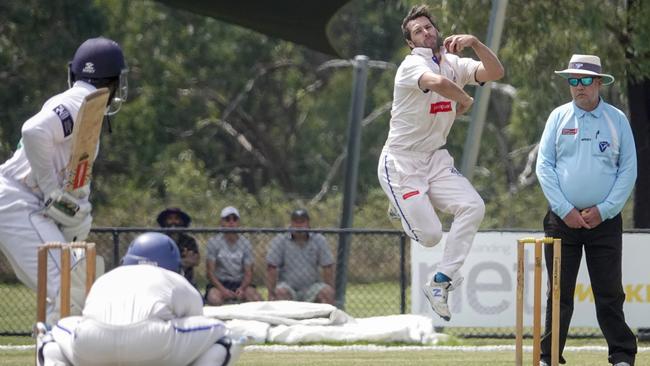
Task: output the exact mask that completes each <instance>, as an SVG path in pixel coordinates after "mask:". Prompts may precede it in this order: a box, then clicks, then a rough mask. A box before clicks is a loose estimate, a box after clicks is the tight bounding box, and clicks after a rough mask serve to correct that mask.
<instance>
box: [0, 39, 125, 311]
mask: <svg viewBox="0 0 650 366" xmlns="http://www.w3.org/2000/svg"><path fill="white" fill-rule="evenodd" d="M126 74H127V68H126V63H125V60H124V55H123V53H122V49H121V48H120V46H119V45H118V44H117V43H116V42H114V41H112V40H110V39H107V38H102V37H99V38H92V39H88V40H86V41H85V42H83V43H82V44H81V45H80V46H79V48H78V49H77V51H76V52H75V54H74V57H73V59H72V61H70V63H69V65H68V85H69V89H68V90H66V91H64V92H62V93H60V94H57V95H55V96H53V97H52V98H50V99H49V100H48V101H46V102H45V104H44V105H43V107H42V108H41V110H40V111H39V112H38V113H36V114H35V115H34V116H32V117H31V118H29V119H28V120H27V121H26V122H25V123H24V124H23V126H22V129H21V140H20V142H19V144H18V148H17V150H16V151H15V152H14V154H13V156H12V157H11V158H10V159H9V160H7V161H6V162H5V163H4V164H2V165H1V166H0V248H1V249H2V252H3V253H4V254H5V256H6V257H7V258H8V260H9V262H10V263H11V266H12V267H13V269H14V271H15V273H16V276H17V277H18V279H19V280H20V281H22V282H23V283H24V284H25V285H26V286H28V287H30V288H32V289H34V290H36V284H37V272H38V263H37V249H38V247H39V246H40V245H42V244H44V243H46V242H71V241H82V240H84V239H85V238H86V237H87V236H88V233H89V231H90V227H91V224H92V216H91V204H90V202H89V195H90V172H91V169H92V163H93V161H94V158H95V156H96V153H97V151H98V148H99V133H100V132H101V124H102V121H103V119H104V118H105V116H109V115H112V114H115V113H116V112H117V111H118V110H119V108H120V106H121V103H122V102H124V101H125V100H126V92H127V84H126ZM59 257H60V256H59V255H58V253H50V258H48V273H47V279H48V282H47V289H48V294H47V295H48V301H49V303H48V311H47V312H48V321H50V322H53V321H54V320H56V319H57V318H58V317H59V316H58V309H57V304H56V301H55V299H57V298H58V296H57V295H58V292H59V289H60V263H59ZM79 260H80V258H79V257H77V258H73V265H74V264H75V263H77V262H79ZM73 268H74V266H73ZM74 273H75V271H74V270H73V275H74ZM73 282H74V280H73ZM74 293H75V291H74V290H73V301H72V303H73V308H74V307H75V305H76V309H77V310H79V308H80V306H79V305H80V304H81V303H82V302H83V299H81V300H79V299H75V298H74ZM79 293H81V294H83V291H80V292H79ZM73 311H74V309H73Z"/></svg>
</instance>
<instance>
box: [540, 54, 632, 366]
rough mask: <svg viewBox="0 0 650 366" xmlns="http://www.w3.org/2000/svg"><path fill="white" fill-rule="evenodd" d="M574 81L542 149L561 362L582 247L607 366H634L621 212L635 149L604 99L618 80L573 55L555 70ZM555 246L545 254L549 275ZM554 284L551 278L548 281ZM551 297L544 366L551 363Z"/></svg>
mask: <svg viewBox="0 0 650 366" xmlns="http://www.w3.org/2000/svg"><path fill="white" fill-rule="evenodd" d="M555 73H556V74H559V75H560V76H562V77H563V78H565V79H567V81H568V83H569V90H570V92H571V96H572V98H573V101H572V102H570V103H567V104H564V105H562V106H560V107H558V108H556V109H555V110H553V112H551V115H550V116H549V117H548V120H547V122H546V127H545V128H544V133H543V134H542V138H541V141H540V143H539V153H538V156H537V178H538V180H539V182H540V185H541V186H542V190H543V191H544V195H545V196H546V199H547V200H548V201H549V204H550V210H549V211H548V213H547V214H546V217H545V218H544V231H545V233H546V235H547V236H552V237H556V238H561V239H562V266H561V267H562V269H561V284H560V288H561V290H560V291H561V295H560V296H561V299H560V360H561V361H560V362H561V363H565V360H564V358H563V357H561V353H562V350H563V349H564V345H565V343H566V337H567V333H568V330H569V323H570V322H571V316H572V314H573V295H574V292H575V286H576V277H577V275H578V269H579V267H580V260H581V258H582V251H583V248H584V252H585V259H586V262H587V268H588V270H589V278H590V280H591V287H592V290H593V293H594V299H595V302H596V316H597V318H598V324H599V325H600V329H601V330H602V332H603V335H604V336H605V339H606V340H607V345H608V347H609V357H608V360H609V362H610V363H612V364H614V365H615V366H630V365H634V358H635V355H636V352H637V345H636V338H635V337H634V334H633V333H632V331H631V330H630V328H629V326H628V325H627V324H626V323H625V315H624V314H623V303H624V301H625V292H624V291H623V284H622V273H621V257H622V243H623V229H622V227H623V224H622V220H621V210H622V209H623V206H624V205H625V202H626V201H627V199H628V198H629V196H630V193H631V192H632V188H633V187H634V182H635V180H636V174H637V173H636V169H637V163H636V149H635V146H634V137H633V136H632V129H631V128H630V123H629V122H628V120H627V118H626V117H625V114H623V112H621V111H620V110H618V109H617V108H615V107H613V106H612V105H610V104H607V103H606V102H605V101H604V100H603V99H602V98H601V97H600V86H601V85H609V84H611V83H613V82H614V77H613V76H611V75H608V74H603V73H601V65H600V58H598V57H597V56H592V55H573V56H572V57H571V60H570V61H569V67H568V68H567V69H565V70H562V71H556V72H555ZM552 255H553V250H552V247H550V246H548V247H547V248H546V249H545V258H546V269H547V271H548V273H549V276H550V275H551V271H552V268H551V267H552V263H553V262H552ZM549 278H550V277H549ZM550 329H551V294H549V296H548V298H547V307H546V331H545V334H544V337H543V339H542V347H541V348H542V354H541V360H542V361H541V362H540V365H548V364H550V358H551V352H550V351H551V342H550V340H551V334H550Z"/></svg>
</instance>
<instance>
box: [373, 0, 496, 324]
mask: <svg viewBox="0 0 650 366" xmlns="http://www.w3.org/2000/svg"><path fill="white" fill-rule="evenodd" d="M402 33H403V34H404V38H405V40H406V43H407V44H408V46H409V48H410V49H411V53H410V54H409V55H407V56H406V58H405V59H404V61H403V62H402V63H401V64H400V66H399V68H398V69H397V74H396V75H395V88H394V92H393V107H392V109H391V119H390V130H389V133H388V139H387V140H386V143H385V145H384V148H383V151H382V153H381V156H380V158H379V164H378V171H377V174H378V177H379V182H380V184H381V187H382V189H383V190H384V192H385V193H386V195H387V196H388V198H389V200H390V202H391V204H392V206H393V207H394V208H395V211H396V212H397V215H399V217H400V219H401V222H402V228H403V229H404V232H405V233H406V234H407V235H408V236H409V237H410V238H411V239H413V240H415V241H417V242H418V243H420V244H421V245H424V246H426V247H432V246H434V245H436V244H438V242H440V240H441V239H442V224H441V223H440V219H439V218H438V216H437V214H436V210H440V211H443V212H446V213H450V214H452V215H454V222H453V223H452V225H451V228H450V229H449V234H448V235H447V241H446V245H445V248H444V254H443V259H442V261H441V263H439V264H438V266H437V272H436V273H435V275H434V276H433V278H432V279H431V282H430V283H427V284H425V285H424V287H423V289H422V290H423V291H424V294H425V295H426V297H427V299H428V300H429V302H430V304H431V308H432V309H433V311H435V312H436V313H437V314H438V315H440V317H442V318H443V319H444V320H447V321H449V320H450V319H451V313H450V312H449V307H448V306H447V295H448V291H451V290H453V289H454V288H456V287H457V286H458V285H459V284H460V277H458V279H456V278H457V272H458V269H459V268H460V267H461V265H462V264H463V262H464V261H465V258H466V257H467V254H468V253H469V250H470V248H471V246H472V241H473V240H474V235H475V234H476V232H477V230H478V228H479V225H480V224H481V221H482V220H483V215H484V213H485V205H484V203H483V200H482V199H481V197H480V196H479V194H478V193H477V192H476V190H475V189H474V187H472V184H471V183H470V182H469V180H467V179H466V178H465V177H463V176H462V175H461V174H460V173H459V172H458V170H456V168H455V167H454V159H453V158H452V157H451V155H449V152H447V150H446V149H444V148H443V147H444V145H445V143H446V140H447V136H448V135H449V131H450V130H451V127H452V125H453V123H454V120H455V119H456V116H457V115H460V114H463V113H465V112H467V111H468V110H469V109H470V108H471V105H472V103H473V99H472V98H471V97H470V96H469V95H468V94H467V93H466V92H465V91H463V89H462V88H463V87H464V86H465V85H467V84H474V85H476V84H482V83H484V82H486V81H490V80H497V79H500V78H501V77H502V76H503V73H504V71H503V66H501V63H500V62H499V59H498V58H497V57H496V55H495V54H494V53H493V52H492V51H491V50H490V49H489V48H488V47H486V46H485V45H484V44H483V43H481V42H480V41H479V40H478V39H477V38H476V37H474V36H473V35H470V34H455V35H451V36H449V37H447V38H445V39H444V41H443V39H442V36H441V35H440V33H439V31H438V28H437V26H436V24H435V23H434V21H433V19H432V17H431V14H430V13H429V9H428V7H427V6H426V5H419V6H414V7H413V8H412V9H411V10H410V12H409V13H408V14H407V16H406V17H405V18H404V20H403V22H402ZM465 48H471V49H472V50H473V51H474V53H476V55H477V56H478V58H479V59H480V61H477V60H474V59H471V58H466V57H460V56H457V55H456V54H460V53H461V52H462V51H463V49H465ZM452 279H454V281H453V283H452Z"/></svg>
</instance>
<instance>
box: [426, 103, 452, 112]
mask: <svg viewBox="0 0 650 366" xmlns="http://www.w3.org/2000/svg"><path fill="white" fill-rule="evenodd" d="M438 112H451V101H446V102H438V103H431V109H429V113H431V114H436V113H438Z"/></svg>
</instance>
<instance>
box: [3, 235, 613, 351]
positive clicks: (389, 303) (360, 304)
mask: <svg viewBox="0 0 650 366" xmlns="http://www.w3.org/2000/svg"><path fill="white" fill-rule="evenodd" d="M146 231H161V232H167V233H170V234H172V236H173V235H174V233H175V232H184V233H186V234H189V235H191V236H193V237H194V238H195V239H196V242H197V244H198V247H199V251H200V255H201V259H200V261H199V265H198V266H197V267H196V268H195V270H194V272H195V273H194V277H195V280H196V283H197V288H198V289H199V290H200V292H201V293H202V294H204V293H205V287H206V284H207V283H208V280H207V276H206V272H205V271H206V266H205V259H206V256H207V243H208V240H209V239H210V238H211V237H213V236H215V235H218V234H220V233H224V232H228V231H230V232H233V231H234V232H237V233H239V234H240V235H243V236H244V237H246V238H247V239H248V240H249V241H250V243H251V246H252V249H253V256H254V260H255V262H254V274H253V283H254V284H255V285H256V287H257V289H258V290H259V292H260V294H261V295H262V297H263V299H267V291H266V286H265V277H266V254H267V253H268V251H269V248H270V243H271V240H273V238H274V237H275V236H277V235H287V233H288V229H253V228H249V229H223V228H218V229H207V228H192V229H158V228H156V229H151V228H95V229H93V231H92V232H91V234H90V236H89V237H88V239H87V241H90V242H95V243H96V244H97V254H98V255H101V256H102V257H103V258H104V261H105V265H106V271H109V270H111V269H112V268H114V267H116V266H117V265H119V261H120V258H121V257H122V256H123V255H124V253H125V252H126V249H127V247H128V245H129V243H130V242H131V241H132V240H133V239H134V238H135V237H136V236H137V235H139V234H141V233H143V232H146ZM309 232H311V233H318V234H322V235H323V236H324V237H325V239H326V241H327V244H328V245H329V247H330V249H331V251H332V254H333V256H334V259H335V261H336V262H337V263H340V262H341V258H348V266H347V268H346V270H345V271H341V268H336V269H335V273H337V276H338V278H337V281H336V283H337V287H338V289H337V290H339V291H338V295H339V297H338V298H337V300H338V301H337V305H338V306H339V307H343V308H344V309H345V311H346V312H347V313H348V314H350V315H352V316H354V317H371V316H380V315H393V314H403V313H409V312H410V311H411V306H410V283H411V278H410V266H411V265H410V257H411V254H410V246H409V245H407V243H408V241H407V238H406V237H405V235H404V233H403V232H401V231H397V230H364V229H344V230H341V229H312V230H309ZM341 243H348V245H347V246H346V245H341ZM346 247H347V248H349V249H348V252H347V253H345V252H346V251H345V250H343V248H346ZM339 249H341V250H339ZM341 274H344V276H341ZM340 286H344V287H345V291H344V292H343V291H341V289H342V287H340ZM341 292H342V293H343V294H344V298H342V297H341ZM343 300H344V302H342V301H343ZM35 313H36V296H35V293H34V291H32V290H30V289H28V288H27V287H25V286H23V285H22V284H21V283H20V281H18V279H17V278H16V277H15V275H14V273H13V270H12V268H11V266H10V265H9V262H8V261H7V258H5V257H4V255H2V254H1V253H0V335H26V334H29V333H30V332H31V327H32V324H33V322H34V318H35ZM444 332H445V333H449V334H453V335H457V336H461V337H501V338H504V337H514V329H513V328H484V327H480V326H479V325H478V324H477V327H475V328H446V329H444ZM528 333H529V334H528V335H527V336H530V333H531V332H530V330H529V331H528ZM570 336H573V337H593V336H600V331H599V330H598V329H591V328H580V329H573V328H572V330H571V334H570Z"/></svg>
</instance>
